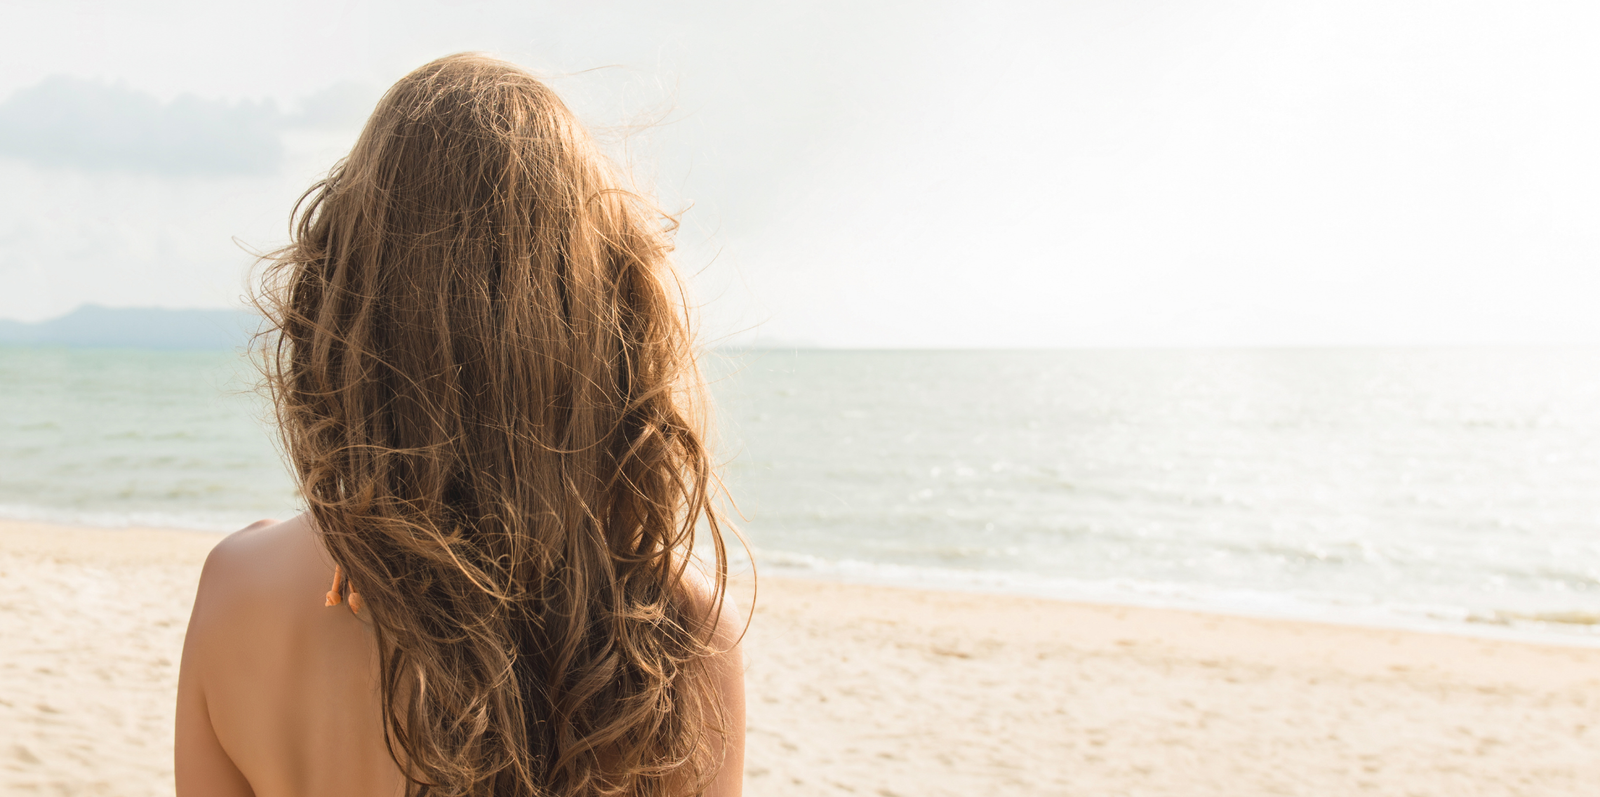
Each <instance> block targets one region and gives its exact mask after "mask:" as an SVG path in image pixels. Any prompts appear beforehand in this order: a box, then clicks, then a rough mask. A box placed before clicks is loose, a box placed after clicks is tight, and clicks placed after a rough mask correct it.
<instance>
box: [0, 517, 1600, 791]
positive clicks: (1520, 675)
mask: <svg viewBox="0 0 1600 797" xmlns="http://www.w3.org/2000/svg"><path fill="white" fill-rule="evenodd" d="M220 539H221V535H218V534H216V533H213V532H195V531H174V530H162V529H126V530H105V529H94V528H82V527H62V526H53V525H48V524H38V523H21V522H15V521H0V638H5V639H6V640H7V644H6V645H5V646H3V647H0V737H4V738H6V739H8V740H11V743H10V747H9V748H7V749H0V756H7V757H8V758H6V759H5V760H0V792H5V793H10V792H12V791H16V792H25V791H29V790H33V791H38V792H44V793H89V792H94V791H96V790H102V791H103V790H110V791H115V792H117V793H123V794H170V793H171V722H172V719H171V717H172V700H173V694H174V690H175V688H176V678H177V663H178V657H179V653H180V652H181V648H182V639H183V633H184V626H185V624H186V622H187V618H188V612H189V607H190V603H191V602H192V600H193V594H194V586H195V582H196V580H197V579H198V576H199V569H200V565H201V563H202V562H203V561H204V558H205V555H206V553H207V552H208V551H209V550H210V548H211V546H212V545H214V544H215V543H216V542H217V541H219V540H220ZM747 587H748V582H739V583H736V584H735V585H734V588H733V595H734V597H735V600H736V601H738V603H739V605H740V606H743V607H748V605H749V604H748V599H747V597H746V596H747V594H748V593H747ZM759 587H760V592H759V595H758V600H757V603H756V608H755V613H754V618H753V622H752V624H751V626H750V628H749V630H748V633H747V636H746V637H745V640H744V643H743V645H744V650H745V659H746V680H747V699H748V731H747V734H748V737H747V755H746V761H747V766H746V784H747V786H746V794H749V795H752V797H764V796H766V795H777V796H787V795H813V794H830V795H831V794H838V795H844V794H850V793H876V794H899V795H913V794H916V795H923V794H928V795H942V794H951V795H954V794H974V793H981V794H1000V795H1012V794H1015V795H1032V794H1041V793H1047V794H1056V793H1084V794H1110V793H1126V792H1138V793H1142V794H1153V795H1171V796H1172V797H1180V796H1181V797H1190V796H1191V795H1202V796H1206V795H1218V796H1219V797H1220V796H1221V795H1229V797H1238V796H1239V795H1243V796H1244V797H1255V795H1262V797H1265V795H1269V794H1286V793H1287V794H1306V795H1311V794H1315V795H1345V794H1348V795H1358V794H1361V795H1365V794H1381V795H1389V794H1393V795H1402V794H1406V795H1410V794H1439V795H1445V794H1450V795H1454V794H1485V795H1501V794H1505V795H1512V794H1530V793H1536V794H1541V795H1580V794H1586V793H1587V790H1588V789H1589V787H1590V786H1592V784H1593V783H1594V782H1597V781H1600V722H1596V721H1595V719H1594V717H1596V716H1600V650H1591V649H1585V648H1580V647H1565V646H1556V645H1547V644H1530V643H1524V642H1515V641H1505V640H1491V639H1482V638H1473V637H1466V636H1456V635H1448V634H1432V633H1419V632H1412V631H1402V630H1394V629H1387V630H1386V629H1375V628H1368V627H1358V626H1342V625H1335V624H1328V623H1318V622H1313V621H1304V620H1283V619H1268V618H1249V617H1235V616H1229V615H1225V614H1217V613H1209V612H1195V611H1188V610H1182V609H1166V608H1146V607H1132V606H1114V605H1104V604H1086V603H1072V602H1067V601H1061V600H1054V599H1046V598H1034V597H1027V596H1018V595H993V594H981V593H971V592H957V591H934V590H919V589H911V588H904V587H894V586H878V585H863V584H849V583H840V582H831V581H813V580H805V579H797V578H790V577H783V576H771V575H767V576H762V578H761V581H760V585H759Z"/></svg>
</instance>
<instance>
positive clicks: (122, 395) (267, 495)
mask: <svg viewBox="0 0 1600 797" xmlns="http://www.w3.org/2000/svg"><path fill="white" fill-rule="evenodd" d="M709 370H710V377H711V380H712V391H713V395H714V397H715V399H716V403H717V417H718V425H719V429H720V440H719V446H720V450H721V452H722V456H723V459H724V460H725V473H726V478H727V481H728V484H729V486H730V488H731V490H732V492H733V494H734V496H735V498H736V499H737V501H738V504H739V508H740V510H741V511H742V512H743V514H744V515H745V520H744V521H743V522H742V524H741V525H742V527H743V528H744V529H745V531H746V533H747V535H748V537H749V540H750V542H751V544H752V547H753V549H754V551H755V555H756V558H757V561H758V563H759V564H760V566H761V567H762V568H764V571H765V572H784V573H791V574H800V575H810V576H815V577H821V578H829V579H847V580H863V581H873V582H888V583H906V584H915V585H922V586H932V587H940V588H957V589H981V590H1000V591H1009V592H1022V593H1031V594H1042V595H1051V596H1057V597H1065V598H1077V599H1090V600H1106V601H1116V602H1133V603H1146V604H1158V605H1179V606H1192V607H1196V608H1207V609H1221V610H1230V611H1241V612H1247V613H1253V614H1283V615H1291V616H1312V617H1322V618H1329V619H1341V620H1349V621H1354V622H1363V623H1378V624H1401V625H1421V626H1425V627H1440V628H1450V629H1456V630H1462V629H1477V630H1489V631H1506V632H1515V633H1522V634H1532V635H1536V636H1541V637H1545V638H1561V639H1567V640H1577V641H1584V640H1589V641H1600V633H1597V631H1600V624H1597V623H1600V351H1596V350H1593V349H1554V348H1552V349H1412V350H1382V349H1363V350H1336V349H1328V350H1234V351H1054V352H823V351H803V352H776V351H768V352H745V353H738V354H726V353H725V354H721V355H717V356H715V357H714V358H712V360H711V363H710V369H709ZM253 380H254V374H253V372H252V371H250V369H249V367H248V365H247V364H246V363H244V362H243V360H242V359H241V358H239V357H238V356H236V355H230V354H220V353H176V352H133V351H87V350H60V349H57V350H47V349H17V348H11V349H0V386H3V387H0V514H4V515H7V516H11V517H25V518H39V519H47V520H58V521H65V522H79V523H94V524H100V525H112V526H116V525H130V524H137V525H161V526H182V527H192V528H210V529H216V530H228V529H231V528H236V527H238V526H240V525H243V524H244V523H247V522H249V521H251V520H254V519H256V518H259V517H263V516H283V515H285V514H288V513H292V512H294V511H296V510H295V506H296V500H295V496H294V491H293V488H292V485H291V484H290V482H289V479H288V478H287V476H286V475H285V472H284V470H283V468H282V466H281V465H280V464H279V461H278V457H277V454H276V452H275V450H274V446H273V443H272V438H271V435H270V432H269V428H268V426H267V425H266V424H265V423H264V422H263V419H264V417H265V415H266V408H265V405H264V403H263V402H262V401H261V400H260V399H259V397H257V396H256V395H255V394H254V393H252V392H250V385H251V384H252V382H253Z"/></svg>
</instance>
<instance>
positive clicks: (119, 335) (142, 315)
mask: <svg viewBox="0 0 1600 797" xmlns="http://www.w3.org/2000/svg"><path fill="white" fill-rule="evenodd" d="M259 324H260V318H259V317H258V316H256V315H255V314H254V313H248V312H245V311H243V310H165V309H162V308H159V307H101V306H100V305H96V304H86V305H83V306H82V307H79V308H78V309H76V310H73V311H72V312H70V313H67V314H66V315H64V316H61V317H59V318H52V319H50V320H48V321H40V322H37V323H33V324H24V323H22V322H20V321H7V320H5V319H0V344H22V345H39V346H81V347H96V348H102V347H103V348H119V349H235V348H241V347H243V346H244V345H245V344H246V343H247V342H248V341H249V340H250V335H251V333H253V332H255V330H256V328H257V326H258V325H259Z"/></svg>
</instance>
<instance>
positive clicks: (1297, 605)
mask: <svg viewBox="0 0 1600 797" xmlns="http://www.w3.org/2000/svg"><path fill="white" fill-rule="evenodd" d="M11 527H29V528H32V529H36V530H38V531H42V532H45V533H56V532H59V531H64V532H67V533H77V532H89V533H97V532H108V533H112V534H124V533H127V534H133V535H134V536H136V537H137V536H141V535H158V536H159V535H162V534H167V533H172V534H182V535H193V536H195V537H196V538H200V539H211V540H213V543H214V542H215V541H220V540H221V539H222V538H223V537H225V536H227V535H228V534H229V533H231V531H213V530H209V529H200V528H183V527H172V526H142V525H140V526H134V525H130V526H100V525H93V524H89V523H65V522H60V521H56V520H33V519H17V518H10V517H4V516H0V535H5V534H8V533H9V532H8V531H7V530H8V528H11ZM240 527H241V528H242V527H243V524H241V526H240ZM52 530H54V531H52ZM849 564H855V565H861V564H864V563H849ZM748 568H749V564H748V560H745V562H744V563H743V564H742V565H735V566H734V567H733V569H734V570H735V572H736V573H743V572H747V571H748ZM851 570H852V568H850V567H849V566H848V565H847V566H843V567H838V566H836V567H834V568H833V569H831V570H830V569H828V568H807V567H804V566H797V565H789V564H766V565H763V566H762V569H761V571H760V572H761V573H762V575H761V577H762V578H763V579H765V578H779V579H790V580H796V581H808V582H818V583H825V584H843V585H858V586H865V587H886V588H895V589H906V590H914V591H915V590H920V591H929V592H949V593H957V594H969V595H983V596H995V597H1019V598H1030V599H1037V600H1046V601H1053V602H1059V603H1065V604H1068V605H1074V606H1083V607H1105V608H1137V609H1153V610H1158V611H1178V612H1189V613H1195V614H1202V615H1217V616H1222V617H1234V618H1241V619H1257V620H1279V621H1285V622H1291V623H1296V622H1303V623H1312V624H1318V625H1328V626H1334V627H1340V628H1364V629H1371V630H1378V631H1400V632H1405V633H1418V634H1436V635H1442V636H1456V637H1463V638H1467V639H1487V640H1493V641H1505V642H1515V643H1522V644H1530V645H1549V646H1554V647H1564V648H1577V649H1593V650H1600V625H1576V624H1574V625H1573V626H1572V628H1573V629H1574V630H1565V629H1559V628H1558V629H1557V630H1549V629H1547V628H1541V627H1537V626H1534V627H1530V625H1529V624H1520V623H1514V622H1496V621H1490V620H1474V619H1471V618H1468V619H1446V618H1439V617H1427V616H1423V615H1422V614H1420V613H1407V612H1403V611H1395V610H1386V609H1384V608H1381V607H1360V606H1353V605H1347V606H1336V605H1332V604H1318V603H1312V602H1304V601H1300V602H1297V601H1295V600H1294V599H1288V600H1286V601H1283V602H1282V603H1281V604H1280V606H1282V607H1284V608H1275V607H1271V606H1268V605H1265V602H1261V603H1256V604H1255V605H1254V606H1242V605H1238V604H1229V603H1226V602H1222V601H1206V600H1204V599H1198V598H1196V599H1188V600H1184V599H1170V598H1168V599H1163V598H1160V597H1149V598H1141V597H1138V596H1137V595H1136V594H1133V593H1131V592H1130V593H1128V594H1108V592H1106V591H1097V590H1094V589H1092V588H1077V589H1074V588H1073V587H1062V586H1060V585H1059V584H1051V583H1050V582H1049V581H1047V580H1041V581H1040V582H1039V583H1038V584H1036V585H1029V584H1028V583H1027V582H1026V581H1019V580H1015V579H1014V574H1009V573H989V572H984V571H970V572H968V571H949V572H940V571H920V570H917V569H915V568H911V567H902V566H898V565H866V566H865V567H863V568H860V570H859V571H858V572H851ZM896 570H903V571H905V575H900V576H895V575H890V573H893V572H894V571H896ZM862 571H864V573H865V574H862ZM873 571H876V572H873ZM1008 580H1009V583H1005V582H1008ZM1262 596H1263V597H1268V598H1271V597H1272V596H1266V595H1265V593H1263V594H1262ZM1280 600H1281V599H1280ZM1576 629H1593V631H1592V632H1591V633H1584V632H1582V631H1579V630H1576Z"/></svg>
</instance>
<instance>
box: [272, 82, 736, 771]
mask: <svg viewBox="0 0 1600 797" xmlns="http://www.w3.org/2000/svg"><path fill="white" fill-rule="evenodd" d="M672 229H673V224H672V220H671V219H670V218H668V217H666V216H664V215H663V214H662V213H661V212H660V211H659V210H657V209H656V208H655V207H654V206H653V205H652V204H651V203H650V202H648V201H647V200H646V199H644V198H643V197H641V196H640V195H639V194H638V193H637V192H634V191H630V190H626V188H625V182H624V180H623V179H622V177H621V176H620V175H619V174H618V173H617V171H616V170H615V169H614V168H613V166H612V165H611V163H610V161H608V160H607V159H606V158H605V156H604V155H603V154H602V153H601V152H600V150H599V149H598V148H597V146H596V145H595V143H594V142H593V141H592V140H591V138H590V137H589V136H588V134H587V133H586V132H585V131H584V129H583V128H582V127H581V126H580V125H579V123H578V122H577V120H576V119H575V118H574V117H573V115H572V113H571V112H570V111H568V109H567V108H566V106H565V105H564V104H562V102H561V100H560V99H559V98H558V97H557V96H556V95H555V93H554V92H552V91H551V90H550V89H549V88H548V87H547V86H545V85H544V84H543V83H541V82H540V81H539V80H537V79H535V78H534V77H533V76H532V75H530V74H529V73H528V72H526V71H524V70H523V69H521V68H519V67H517V66H515V65H512V64H509V63H506V62H504V61H500V60H497V59H494V58H490V57H487V56H483V55H477V54H462V55H454V56H450V57H447V58H441V59H439V60H437V61H434V62H432V63H430V64H427V65H426V66H423V67H422V68H420V69H418V70H416V71H415V72H412V73H411V74H409V75H407V76H406V77H405V78H404V79H402V80H401V81H400V82H398V83H396V84H395V85H394V87H393V88H391V89H390V90H389V91H388V93H387V94H386V95H384V97H383V99H382V101H381V102H380V103H379V104H378V107H377V109H376V110H375V111H374V112H373V115H372V118H371V119H370V120H369V121H368V122H367V125H366V128H365V130H364V131H363V132H362V134H361V137H360V139H359V140H358V141H357V142H356V145H355V147H354V149H353V150H352V151H351V153H350V155H349V157H348V158H346V159H344V160H343V161H341V162H340V163H339V164H337V165H336V166H335V167H334V168H333V169H332V171H331V172H330V174H329V175H328V177H327V178H326V179H323V180H321V181H319V182H318V183H316V184H315V185H314V186H313V187H312V188H311V190H310V191H308V192H307V193H306V195H305V196H304V197H303V198H302V199H301V201H300V203H299V204H298V205H297V206H296V208H295V225H294V235H293V238H292V242H291V243H290V245H289V246H287V247H285V248H284V249H282V250H280V251H278V252H276V253H274V255H273V256H272V257H271V259H270V261H269V264H268V268H267V271H266V274H267V280H266V285H267V287H266V288H265V291H264V294H263V297H264V301H263V304H264V306H265V308H266V309H267V311H268V315H269V318H270V319H271V322H272V326H273V327H274V329H273V332H272V333H270V334H269V335H268V336H267V338H266V339H267V341H268V343H267V345H266V347H265V355H266V356H265V363H264V365H265V369H266V372H267V384H268V386H269V388H270V390H271V392H272V395H273V398H274V401H275V404H276V407H277V412H278V416H279V423H280V427H281V430H282V436H283V440H284V444H285V448H286V450H287V452H288V455H289V458H290V460H291V461H292V462H293V466H294V468H295V470H296V472H297V475H298V477H299V480H300V485H301V489H302V491H303V493H304V496H305V500H306V501H307V502H308V504H309V507H310V511H311V513H312V514H313V516H314V517H315V518H316V523H317V526H318V528H319V529H320V533H321V535H322V539H323V540H324V542H325V543H326V547H327V550H328V552H329V553H330V554H331V556H332V557H333V559H334V561H335V562H336V563H337V564H338V566H339V567H340V568H342V570H343V572H344V573H346V574H348V577H349V581H350V584H351V585H352V587H354V588H358V589H359V590H360V592H361V595H362V598H363V599H364V609H363V616H366V615H368V614H370V616H371V618H372V622H373V625H374V627H375V628H376V632H377V636H378V647H379V651H380V657H381V658H380V671H381V688H382V698H383V706H384V726H385V732H386V734H387V738H388V742H389V745H390V751H391V754H392V755H393V756H394V757H395V760H396V762H397V763H399V765H400V766H401V768H402V770H403V771H404V772H406V774H407V775H408V777H409V778H411V781H412V785H411V789H410V793H413V794H430V795H432V794H437V795H490V794H493V795H535V794H537V795H579V794H584V795H588V794H640V795H664V794H669V793H680V792H698V791H699V790H701V789H702V788H704V786H705V784H706V783H708V782H709V779H710V778H711V777H712V776H713V775H714V774H715V772H716V770H717V768H718V766H719V765H720V755H721V752H720V751H721V750H722V742H721V740H720V739H718V738H717V737H718V736H719V734H720V733H722V732H724V730H725V729H724V728H723V715H722V712H721V707H720V706H719V704H718V702H717V700H716V697H715V695H716V693H715V691H714V687H713V684H712V681H711V678H710V674H709V670H708V667H707V657H708V656H710V655H714V653H715V651H713V650H712V649H711V647H710V643H709V639H710V633H711V629H712V628H713V627H714V625H715V623H716V615H717V613H718V612H720V611H721V605H722V595H723V592H724V589H725V581H726V579H725V572H726V554H725V551H724V548H723V542H722V535H721V533H720V532H719V528H720V525H719V520H720V519H719V515H718V513H717V511H716V509H715V507H714V505H713V491H714V485H715V478H714V475H713V473H712V470H711V465H710V460H709V456H708V453H707V450H706V445H705V442H704V440H705V433H704V426H703V418H702V416H701V415H700V413H699V412H698V410H697V407H699V406H700V404H699V401H698V398H697V397H698V395H699V392H700V387H701V383H700V379H699V376H698V374H697V371H696V366H695V360H694V355H693V349H692V347H691V335H690V331H689V327H688V324H687V321H686V318H687V316H686V308H685V303H684V301H683V293H682V290H681V286H680V283H678V282H677V280H676V278H675V277H674V276H673V273H672V271H671V269H670V265H669V262H668V253H669V251H670V249H671V244H670V233H671V232H672ZM697 527H700V528H703V529H704V530H705V531H706V532H708V534H707V536H706V539H707V540H708V541H709V542H710V544H711V545H712V546H713V547H714V549H715V557H714V559H715V563H714V566H713V567H712V573H711V581H712V593H713V595H712V598H711V599H710V600H709V601H704V600H697V599H695V598H693V597H691V596H690V595H689V594H688V592H687V591H686V590H685V588H684V577H685V569H686V568H687V567H688V566H689V565H690V556H691V553H690V551H691V548H692V546H693V544H694V540H695V534H696V528H697Z"/></svg>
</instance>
